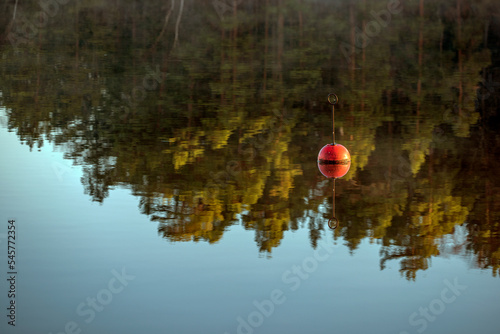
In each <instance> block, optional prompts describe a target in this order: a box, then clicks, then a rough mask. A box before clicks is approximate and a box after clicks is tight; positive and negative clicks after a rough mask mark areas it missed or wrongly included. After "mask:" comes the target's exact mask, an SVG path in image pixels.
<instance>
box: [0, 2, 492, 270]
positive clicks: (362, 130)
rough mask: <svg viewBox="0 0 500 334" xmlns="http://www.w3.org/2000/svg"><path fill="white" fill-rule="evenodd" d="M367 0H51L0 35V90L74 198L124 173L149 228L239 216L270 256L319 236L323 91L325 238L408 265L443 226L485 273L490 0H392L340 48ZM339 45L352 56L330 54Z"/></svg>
mask: <svg viewBox="0 0 500 334" xmlns="http://www.w3.org/2000/svg"><path fill="white" fill-rule="evenodd" d="M12 5H13V4H12ZM385 5H386V1H370V2H364V3H363V4H362V5H361V4H359V5H357V4H356V5H354V2H352V3H351V2H338V3H335V4H327V3H326V2H324V1H306V2H303V1H289V2H287V4H286V5H285V4H284V3H283V2H282V1H272V0H271V1H256V2H252V3H248V4H243V3H239V4H238V5H237V6H238V8H237V10H235V11H232V12H231V13H229V12H227V13H226V14H225V15H224V17H223V19H222V20H221V18H220V17H219V15H218V13H217V11H216V10H215V9H214V8H213V6H212V3H211V1H199V2H196V4H195V3H185V5H184V9H183V13H184V14H182V21H180V24H179V25H176V23H175V21H176V20H173V16H172V19H170V20H169V19H168V17H169V15H170V14H169V10H171V8H170V6H163V5H162V4H160V3H159V2H157V1H150V2H147V3H143V2H140V1H127V2H113V3H112V4H111V3H110V4H105V5H104V4H101V3H100V2H93V1H88V2H83V3H78V4H68V5H66V6H65V7H64V9H62V8H61V9H60V10H65V11H66V12H65V15H59V16H56V17H55V18H53V20H52V21H51V23H50V25H48V26H47V27H45V28H44V29H40V31H39V32H38V34H37V35H36V36H32V37H30V38H29V43H25V44H23V45H19V47H18V50H17V51H14V49H13V48H12V46H11V45H9V44H8V39H7V40H5V41H6V42H5V44H4V45H3V46H2V50H1V57H0V70H1V72H2V75H1V77H0V87H1V90H2V95H1V98H0V100H1V101H0V102H1V104H2V105H3V106H5V107H6V109H7V113H8V124H7V126H8V128H9V129H10V130H12V131H16V132H17V134H18V136H19V139H20V140H21V141H22V142H23V143H25V144H27V145H29V147H30V148H35V147H37V146H38V147H40V146H41V145H43V143H44V142H46V141H49V142H52V143H55V144H56V145H57V146H59V147H61V149H62V150H64V152H65V157H66V158H67V159H71V160H73V161H74V163H75V164H78V165H82V166H83V171H84V176H83V178H82V184H83V186H84V191H85V193H87V194H88V195H89V196H90V197H91V198H92V200H94V201H98V202H103V201H104V200H105V198H106V197H107V196H108V194H109V190H110V189H112V188H113V187H118V186H124V187H130V188H131V189H132V192H133V194H134V195H135V196H138V197H139V198H140V204H139V209H140V210H141V212H142V213H144V214H146V215H148V216H149V217H150V218H151V220H152V221H155V222H157V223H158V226H159V227H158V232H159V234H160V235H161V236H162V237H164V238H166V239H167V240H170V241H189V240H192V241H199V240H203V241H208V242H210V243H214V242H217V241H219V240H220V239H221V238H222V236H223V234H224V232H225V231H227V229H228V228H229V227H230V226H231V225H234V224H239V223H241V224H242V225H243V227H244V228H245V229H248V230H252V231H254V233H255V241H256V243H257V247H258V249H259V251H260V252H263V253H264V254H266V255H270V254H271V252H272V250H273V248H275V247H278V246H279V245H280V243H281V241H282V240H283V238H284V237H285V234H286V231H290V230H292V231H293V230H297V229H299V228H301V227H302V228H308V229H309V231H310V239H311V245H312V247H316V246H317V243H318V240H319V239H321V238H323V237H325V235H326V234H327V232H326V231H327V230H328V229H327V228H325V224H326V222H327V221H328V219H329V218H330V217H331V212H332V210H331V209H332V205H331V203H332V200H333V198H332V197H331V196H332V194H331V187H330V186H329V184H328V182H325V180H324V179H323V177H322V176H321V175H320V174H319V172H318V171H317V166H316V157H317V152H318V151H319V149H320V148H321V146H323V144H325V143H327V142H329V140H330V133H331V128H330V124H331V123H330V112H329V106H328V104H327V103H325V102H324V101H325V95H326V94H327V93H328V92H331V91H336V92H338V93H339V94H340V95H341V96H342V98H341V101H340V104H339V107H338V112H336V126H337V131H336V133H337V138H338V141H339V142H341V143H343V144H345V146H347V147H349V150H350V152H351V157H352V167H351V170H350V172H349V173H348V174H347V175H346V176H345V177H344V178H343V179H341V180H338V181H337V182H338V183H337V186H338V187H337V191H338V192H339V194H338V197H337V208H336V209H337V212H336V213H337V215H339V217H342V224H341V225H340V227H339V228H338V229H337V230H335V232H334V237H335V238H343V239H344V240H345V242H346V246H347V247H348V248H349V249H350V251H351V252H354V251H355V250H356V248H357V247H358V246H359V244H360V243H361V241H362V240H363V239H368V240H370V241H371V242H379V243H380V244H381V263H380V265H381V268H382V269H383V268H384V267H385V266H386V265H387V263H388V261H389V260H397V261H399V263H400V266H401V269H400V270H401V273H402V274H403V275H404V276H405V277H406V278H408V279H411V280H414V279H415V278H416V276H417V272H418V271H419V270H425V269H427V268H428V267H429V263H430V260H431V259H432V257H434V256H438V255H439V254H440V243H441V242H442V240H443V238H444V237H445V236H447V235H450V234H453V233H454V231H455V230H456V229H457V226H460V225H462V226H464V227H465V228H466V230H467V231H468V236H467V238H466V244H465V252H466V253H467V254H469V256H471V257H474V259H475V261H476V263H477V266H478V267H479V268H491V269H492V272H493V274H494V275H497V274H498V271H499V265H500V263H499V261H500V245H499V243H500V241H499V240H500V236H499V234H500V233H499V221H500V220H499V216H498V215H499V212H500V207H499V203H500V198H499V197H498V195H497V194H498V193H500V192H499V191H498V190H499V187H500V182H499V177H498V175H497V174H496V173H494V172H492V171H494V170H495V168H496V167H495V163H496V157H498V155H499V153H500V152H499V147H500V145H499V140H498V135H497V131H498V127H497V124H499V119H498V106H499V105H500V101H499V98H498V96H499V95H498V94H496V93H497V91H498V86H499V85H497V84H496V83H497V82H500V78H499V72H498V67H495V66H497V65H494V64H497V62H498V60H499V59H498V54H499V53H498V49H497V46H495V45H497V44H498V43H495V41H498V40H499V37H500V35H499V31H500V29H499V27H498V25H495V21H494V20H493V19H492V13H494V12H498V7H499V6H498V4H495V3H493V2H489V1H482V2H479V3H478V2H474V3H472V2H471V1H466V0H461V1H455V0H443V1H438V2H434V3H429V4H427V3H426V4H425V8H424V7H423V2H420V3H419V4H416V3H415V4H409V3H405V5H404V10H403V12H402V13H400V14H397V15H394V16H393V17H392V19H391V22H390V24H389V25H388V26H387V27H384V30H383V33H380V34H379V35H377V36H374V37H372V39H371V43H370V44H369V45H366V44H361V45H359V40H356V34H355V33H356V31H358V30H359V29H360V27H364V26H365V25H366V23H367V22H366V21H367V19H368V18H370V17H371V16H370V13H371V11H372V10H375V11H376V10H379V9H380V8H382V7H383V6H385ZM6 6H7V7H9V6H11V4H10V2H8V1H7V2H6ZM11 7H12V6H11ZM11 9H12V8H11ZM160 9H161V10H160ZM18 10H19V11H21V12H23V13H24V15H26V17H31V16H30V13H35V12H36V11H37V10H38V8H35V6H34V5H33V6H30V5H28V4H24V3H23V4H22V5H21V4H19V8H18ZM172 15H174V16H178V15H179V17H180V15H181V14H180V13H179V12H177V11H174V12H173V13H172ZM146 18H147V19H146ZM422 22H425V24H422ZM0 24H3V27H6V29H5V30H4V35H5V36H4V37H6V38H8V36H9V33H11V32H13V31H15V32H16V31H17V30H13V29H15V27H14V28H13V26H12V25H9V24H10V21H6V20H5V19H0ZM17 33H18V32H17ZM353 34H354V35H353ZM352 36H354V37H355V38H354V39H352ZM358 37H359V36H358ZM341 42H342V43H344V44H342V45H344V46H345V45H347V47H348V49H349V50H351V49H353V50H357V52H354V53H351V54H349V57H347V58H345V57H344V54H343V53H342V52H340V48H339V46H340V45H341ZM356 43H357V44H356ZM491 55H493V58H492V56H491ZM495 57H496V58H495ZM148 78H149V79H148ZM155 78H157V79H155ZM148 80H150V81H148ZM154 80H157V81H154ZM155 82H157V84H156V85H153V84H154V83H155Z"/></svg>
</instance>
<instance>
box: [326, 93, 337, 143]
mask: <svg viewBox="0 0 500 334" xmlns="http://www.w3.org/2000/svg"><path fill="white" fill-rule="evenodd" d="M338 102H339V97H338V96H337V95H336V94H335V93H330V94H328V103H330V104H331V105H332V140H333V142H332V145H335V105H336V104H337V103H338Z"/></svg>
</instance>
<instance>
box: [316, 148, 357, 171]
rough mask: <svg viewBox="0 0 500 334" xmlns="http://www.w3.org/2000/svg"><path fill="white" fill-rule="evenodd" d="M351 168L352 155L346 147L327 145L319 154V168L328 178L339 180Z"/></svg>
mask: <svg viewBox="0 0 500 334" xmlns="http://www.w3.org/2000/svg"><path fill="white" fill-rule="evenodd" d="M350 167H351V155H350V154H349V151H348V150H347V148H345V146H343V145H340V144H326V145H325V146H323V148H322V149H321V151H319V154H318V168H319V171H320V172H321V174H323V175H324V176H326V177H328V178H339V177H342V176H344V175H346V174H347V172H348V171H349V168H350Z"/></svg>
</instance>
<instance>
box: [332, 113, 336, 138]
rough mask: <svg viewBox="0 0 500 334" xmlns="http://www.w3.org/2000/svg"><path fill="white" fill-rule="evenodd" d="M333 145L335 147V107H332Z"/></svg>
mask: <svg viewBox="0 0 500 334" xmlns="http://www.w3.org/2000/svg"><path fill="white" fill-rule="evenodd" d="M332 140H333V141H332V144H333V145H335V106H333V105H332Z"/></svg>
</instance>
